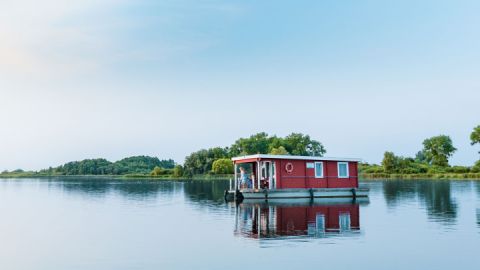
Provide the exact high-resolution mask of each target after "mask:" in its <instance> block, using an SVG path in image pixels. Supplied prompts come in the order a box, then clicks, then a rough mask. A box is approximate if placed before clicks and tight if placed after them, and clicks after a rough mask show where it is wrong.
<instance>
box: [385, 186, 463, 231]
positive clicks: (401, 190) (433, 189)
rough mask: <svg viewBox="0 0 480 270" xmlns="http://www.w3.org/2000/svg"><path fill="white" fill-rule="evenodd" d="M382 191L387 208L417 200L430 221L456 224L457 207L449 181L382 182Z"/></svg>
mask: <svg viewBox="0 0 480 270" xmlns="http://www.w3.org/2000/svg"><path fill="white" fill-rule="evenodd" d="M383 191H384V196H385V200H386V202H387V205H388V206H389V207H396V206H397V205H398V204H401V203H406V202H409V201H413V200H415V198H417V199H418V200H419V201H420V203H422V204H423V205H424V206H425V209H426V210H427V215H428V217H429V218H430V219H432V220H434V221H437V222H440V223H443V224H452V223H455V222H456V218H457V208H458V206H457V203H456V202H455V200H454V199H453V198H452V195H451V186H450V181H442V180H435V181H429V180H415V181H409V180H391V181H386V182H384V185H383Z"/></svg>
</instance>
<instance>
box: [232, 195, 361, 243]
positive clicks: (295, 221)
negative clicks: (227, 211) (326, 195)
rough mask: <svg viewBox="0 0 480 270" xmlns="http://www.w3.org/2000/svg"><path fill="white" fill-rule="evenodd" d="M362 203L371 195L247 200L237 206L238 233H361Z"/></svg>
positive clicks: (309, 235)
mask: <svg viewBox="0 0 480 270" xmlns="http://www.w3.org/2000/svg"><path fill="white" fill-rule="evenodd" d="M360 204H368V198H365V199H362V200H361V201H359V200H355V201H352V199H341V198H337V199H325V200H321V201H315V202H313V203H312V202H310V200H298V199H285V200H282V201H280V200H276V201H268V202H265V201H263V202H262V201H258V202H252V201H248V202H244V203H242V204H239V205H238V206H237V211H236V222H235V235H238V236H242V237H248V238H255V239H265V238H266V239H278V238H286V237H294V238H302V237H305V238H323V237H329V236H347V235H358V234H359V233H360Z"/></svg>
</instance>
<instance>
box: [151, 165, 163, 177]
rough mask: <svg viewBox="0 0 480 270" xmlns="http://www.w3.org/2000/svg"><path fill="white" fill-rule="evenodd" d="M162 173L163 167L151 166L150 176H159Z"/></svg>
mask: <svg viewBox="0 0 480 270" xmlns="http://www.w3.org/2000/svg"><path fill="white" fill-rule="evenodd" d="M162 174H164V172H163V169H162V168H160V167H158V166H155V168H153V170H152V172H150V175H151V176H159V175H162Z"/></svg>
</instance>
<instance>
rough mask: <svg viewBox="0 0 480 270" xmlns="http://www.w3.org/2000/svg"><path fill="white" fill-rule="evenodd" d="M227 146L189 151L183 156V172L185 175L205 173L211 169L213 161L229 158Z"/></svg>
mask: <svg viewBox="0 0 480 270" xmlns="http://www.w3.org/2000/svg"><path fill="white" fill-rule="evenodd" d="M229 157H230V156H229V153H228V148H221V147H215V148H210V149H202V150H199V151H196V152H193V153H191V154H190V155H189V156H187V157H186V158H185V163H184V166H183V168H184V172H185V174H186V175H187V176H192V175H195V174H206V173H209V172H210V171H211V170H212V165H213V162H214V161H215V160H217V159H221V158H229Z"/></svg>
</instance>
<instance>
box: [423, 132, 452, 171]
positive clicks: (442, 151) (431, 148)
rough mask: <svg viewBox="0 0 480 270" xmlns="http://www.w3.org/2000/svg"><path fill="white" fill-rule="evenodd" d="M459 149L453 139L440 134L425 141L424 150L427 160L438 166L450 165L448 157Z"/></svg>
mask: <svg viewBox="0 0 480 270" xmlns="http://www.w3.org/2000/svg"><path fill="white" fill-rule="evenodd" d="M456 150H457V149H456V148H455V147H454V146H453V143H452V139H450V137H449V136H446V135H439V136H435V137H431V138H428V139H425V140H424V141H423V152H424V153H425V157H426V160H427V161H428V162H429V163H430V164H432V165H436V166H440V167H446V166H448V158H449V157H451V156H452V155H453V153H454V152H455V151H456Z"/></svg>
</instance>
